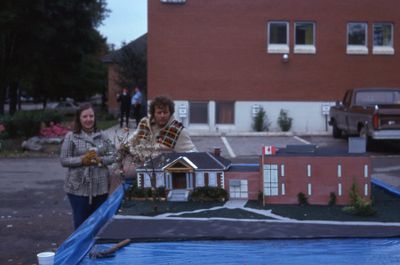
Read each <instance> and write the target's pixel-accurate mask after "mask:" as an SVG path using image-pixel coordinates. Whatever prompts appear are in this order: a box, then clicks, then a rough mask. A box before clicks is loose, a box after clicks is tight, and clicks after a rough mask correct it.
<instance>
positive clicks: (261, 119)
mask: <svg viewBox="0 0 400 265" xmlns="http://www.w3.org/2000/svg"><path fill="white" fill-rule="evenodd" d="M269 125H270V124H269V121H268V116H267V113H266V112H265V110H264V109H263V108H262V107H261V108H260V110H259V111H258V112H257V114H256V116H255V117H254V118H253V125H252V127H253V130H254V131H256V132H263V131H268V130H269Z"/></svg>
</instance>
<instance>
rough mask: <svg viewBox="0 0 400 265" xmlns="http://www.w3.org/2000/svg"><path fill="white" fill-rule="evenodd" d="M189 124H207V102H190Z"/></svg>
mask: <svg viewBox="0 0 400 265" xmlns="http://www.w3.org/2000/svg"><path fill="white" fill-rule="evenodd" d="M189 107H190V123H202V124H203V123H205V124H207V123H208V102H190V103H189Z"/></svg>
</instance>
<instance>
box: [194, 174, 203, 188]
mask: <svg viewBox="0 0 400 265" xmlns="http://www.w3.org/2000/svg"><path fill="white" fill-rule="evenodd" d="M196 187H204V173H203V172H196Z"/></svg>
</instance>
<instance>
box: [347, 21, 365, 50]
mask: <svg viewBox="0 0 400 265" xmlns="http://www.w3.org/2000/svg"><path fill="white" fill-rule="evenodd" d="M347 53H348V54H368V47H367V23H348V24H347Z"/></svg>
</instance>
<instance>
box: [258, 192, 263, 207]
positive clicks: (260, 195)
mask: <svg viewBox="0 0 400 265" xmlns="http://www.w3.org/2000/svg"><path fill="white" fill-rule="evenodd" d="M257 200H258V202H259V203H261V204H263V203H264V192H262V191H260V192H258V196H257Z"/></svg>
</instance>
